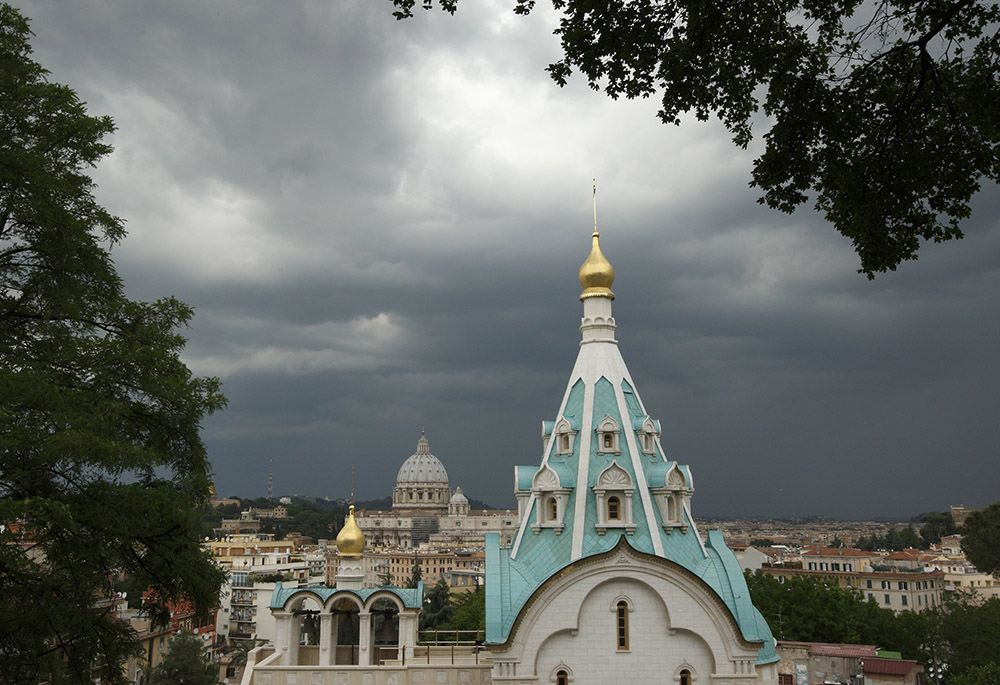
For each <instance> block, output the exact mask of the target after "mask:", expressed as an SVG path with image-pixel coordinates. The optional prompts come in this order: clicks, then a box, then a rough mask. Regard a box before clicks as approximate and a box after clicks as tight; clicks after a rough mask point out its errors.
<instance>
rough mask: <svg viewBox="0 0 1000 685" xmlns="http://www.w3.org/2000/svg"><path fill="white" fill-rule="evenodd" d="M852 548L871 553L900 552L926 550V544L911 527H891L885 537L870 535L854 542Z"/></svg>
mask: <svg viewBox="0 0 1000 685" xmlns="http://www.w3.org/2000/svg"><path fill="white" fill-rule="evenodd" d="M854 546H855V547H856V548H858V549H863V550H865V551H868V552H871V551H874V550H896V551H899V550H902V549H927V547H928V543H927V541H926V540H924V539H923V538H922V537H920V535H918V534H917V531H915V530H914V529H913V526H912V525H908V526H906V527H905V528H897V527H895V526H893V527H892V528H890V529H889V530H888V531H886V534H885V535H876V534H875V533H872V534H871V535H869V536H867V537H860V538H858V539H857V540H855V541H854Z"/></svg>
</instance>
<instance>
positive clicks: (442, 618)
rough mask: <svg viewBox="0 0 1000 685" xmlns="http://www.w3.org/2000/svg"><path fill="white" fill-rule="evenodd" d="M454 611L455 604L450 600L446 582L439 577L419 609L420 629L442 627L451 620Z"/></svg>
mask: <svg viewBox="0 0 1000 685" xmlns="http://www.w3.org/2000/svg"><path fill="white" fill-rule="evenodd" d="M454 611H455V605H454V604H453V603H452V601H451V593H450V592H449V590H448V583H447V582H445V579H444V578H440V579H438V582H436V583H434V587H432V588H431V590H430V592H428V593H427V598H426V599H425V600H424V606H423V609H421V611H420V630H436V629H438V628H443V627H444V626H445V625H446V624H447V623H448V622H449V621H450V620H451V617H452V614H453V613H454Z"/></svg>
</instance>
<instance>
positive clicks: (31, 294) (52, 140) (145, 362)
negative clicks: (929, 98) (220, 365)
mask: <svg viewBox="0 0 1000 685" xmlns="http://www.w3.org/2000/svg"><path fill="white" fill-rule="evenodd" d="M30 36H31V31H30V29H29V26H28V22H27V20H26V19H25V18H24V17H23V16H21V15H20V14H19V13H18V11H17V10H15V9H14V8H12V7H10V6H9V5H6V4H0V682H5V683H18V682H44V681H48V682H52V683H59V682H67V681H70V682H84V681H86V682H91V680H92V679H93V677H95V676H99V677H100V678H101V679H102V680H104V681H105V682H120V681H121V680H122V677H123V676H122V673H121V668H120V664H121V663H123V660H124V657H125V656H126V655H128V654H131V653H134V651H135V649H136V645H135V643H134V640H133V638H134V634H133V633H132V630H131V628H130V627H129V626H128V624H127V623H124V622H120V621H117V620H115V617H114V612H113V604H112V602H111V601H110V600H111V599H112V598H113V596H114V593H113V587H114V585H115V583H116V580H117V579H118V578H121V577H124V576H127V577H129V578H130V581H131V584H132V585H133V586H141V587H146V586H149V587H152V588H153V590H154V592H153V593H152V595H151V599H150V601H149V602H148V603H147V606H146V608H147V610H148V611H149V612H151V613H152V614H154V615H155V617H157V618H160V619H162V618H163V617H164V616H165V615H166V612H167V608H166V607H167V602H170V601H177V600H180V599H181V598H182V597H183V598H186V599H188V600H190V601H192V602H193V603H194V605H195V606H196V608H197V610H198V612H199V613H200V614H201V615H205V614H206V613H207V612H208V611H209V610H210V609H211V608H212V606H213V605H214V603H215V602H216V601H217V593H218V589H219V585H220V582H221V580H222V574H221V572H220V571H219V570H217V569H216V568H215V566H214V565H213V563H212V561H211V559H210V558H209V556H208V555H207V554H206V553H205V552H203V551H202V550H201V547H200V545H199V542H198V541H199V524H198V520H197V516H196V515H195V514H194V508H195V507H196V506H197V504H198V503H199V502H201V501H204V500H205V499H206V498H207V494H208V488H209V465H208V461H207V456H206V452H205V447H204V445H203V443H202V441H201V438H200V436H199V428H200V423H201V421H202V419H203V418H204V417H205V416H206V415H207V414H210V413H211V412H213V411H215V410H217V409H220V408H221V407H222V406H223V405H224V403H225V400H224V398H223V396H222V395H221V394H220V392H219V383H218V381H217V380H216V379H214V378H196V377H194V376H192V374H191V372H190V371H189V370H188V368H187V367H186V366H185V365H184V364H183V363H182V362H181V360H180V356H179V355H180V352H181V350H182V348H183V345H184V339H183V338H182V337H181V336H180V335H179V334H178V333H177V329H178V328H179V327H182V326H184V325H185V324H186V323H187V321H188V320H189V319H190V317H191V314H192V312H191V309H190V308H189V307H187V306H185V305H184V304H182V303H180V302H178V301H177V300H174V299H172V298H166V299H162V300H159V301H157V302H152V303H146V302H134V301H131V300H129V299H128V298H126V297H125V295H124V292H123V285H122V281H121V279H120V278H119V276H118V274H117V273H116V271H115V267H114V265H113V263H112V260H111V257H110V255H109V254H108V250H107V248H108V247H109V246H113V245H114V244H116V243H118V242H119V241H121V240H122V238H123V237H124V235H125V231H124V226H123V222H122V220H121V219H119V218H118V217H116V216H114V215H112V214H111V213H110V212H108V211H107V210H106V209H104V208H103V207H102V206H100V205H99V204H98V202H97V201H96V199H95V198H94V184H93V182H92V181H91V179H90V177H89V176H88V174H87V171H88V169H89V168H90V167H93V166H94V165H95V164H97V162H98V161H99V160H100V159H101V158H102V157H104V156H105V155H107V154H108V153H110V152H111V147H110V146H109V145H108V144H107V142H105V138H106V137H107V136H108V135H109V134H110V133H111V132H112V131H113V130H114V125H113V123H112V121H111V119H110V118H108V117H106V116H102V117H94V116H90V115H89V114H88V113H87V111H86V107H85V106H84V103H82V102H81V101H80V100H79V98H78V97H77V95H76V94H75V93H74V92H73V90H71V89H70V88H68V87H66V86H64V85H60V84H58V83H52V82H50V81H49V79H48V73H47V72H46V70H45V69H43V68H42V67H41V66H40V65H39V64H38V63H36V62H35V61H33V60H32V59H31V52H32V50H31V46H30V44H29V39H30ZM95 669H96V670H95Z"/></svg>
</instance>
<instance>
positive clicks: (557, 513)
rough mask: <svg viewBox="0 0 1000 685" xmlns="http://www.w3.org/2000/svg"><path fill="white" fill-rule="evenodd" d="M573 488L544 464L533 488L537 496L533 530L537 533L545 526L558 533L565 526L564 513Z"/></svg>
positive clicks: (536, 475) (535, 477)
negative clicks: (562, 481) (562, 482)
mask: <svg viewBox="0 0 1000 685" xmlns="http://www.w3.org/2000/svg"><path fill="white" fill-rule="evenodd" d="M570 489H571V488H568V487H563V486H562V484H560V482H559V476H558V475H557V474H556V472H555V471H553V470H552V468H551V467H549V466H543V467H542V468H541V469H539V470H538V473H536V474H535V476H534V478H533V479H532V483H531V490H532V492H533V494H534V495H535V496H536V497H537V499H536V500H535V511H536V518H535V523H534V525H532V530H533V531H534V532H535V533H536V534H537V533H540V532H541V530H542V529H543V528H554V529H555V532H556V535H559V534H560V533H561V532H562V529H563V527H564V523H563V520H562V519H563V515H564V512H565V511H566V498H567V496H568V495H569V492H570Z"/></svg>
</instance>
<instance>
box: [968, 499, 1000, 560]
mask: <svg viewBox="0 0 1000 685" xmlns="http://www.w3.org/2000/svg"><path fill="white" fill-rule="evenodd" d="M961 532H962V551H963V552H965V556H966V558H968V560H969V561H971V562H972V565H973V566H975V567H976V568H977V569H979V570H980V571H982V572H983V573H992V574H993V575H1000V502H994V503H993V504H991V505H990V506H988V507H986V508H985V509H979V510H977V511H973V512H971V513H970V514H969V515H968V516H967V517H966V519H965V525H964V526H962V531H961Z"/></svg>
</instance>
